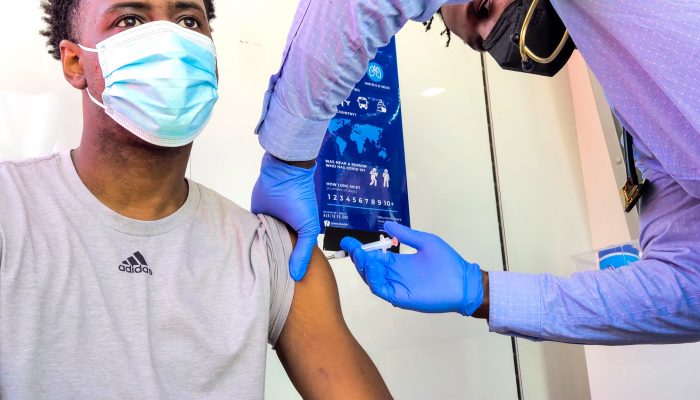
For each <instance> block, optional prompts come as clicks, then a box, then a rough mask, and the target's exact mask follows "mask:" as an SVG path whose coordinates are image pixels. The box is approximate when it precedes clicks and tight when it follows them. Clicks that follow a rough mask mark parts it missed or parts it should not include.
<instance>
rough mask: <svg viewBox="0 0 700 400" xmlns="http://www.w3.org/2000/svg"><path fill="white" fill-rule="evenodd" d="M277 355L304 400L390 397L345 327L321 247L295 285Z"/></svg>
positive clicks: (370, 361) (377, 374)
mask: <svg viewBox="0 0 700 400" xmlns="http://www.w3.org/2000/svg"><path fill="white" fill-rule="evenodd" d="M292 236H293V237H292V240H293V241H294V240H295V238H294V234H293V233H292ZM277 354H278V356H279V358H280V360H281V361H282V364H283V365H284V366H285V369H286V370H287V374H288V375H289V378H290V379H291V380H292V382H293V383H294V386H295V387H296V388H297V390H298V391H299V393H300V394H301V395H302V397H304V398H312V399H313V398H324V399H387V398H391V395H390V393H389V390H388V389H387V387H386V385H385V384H384V381H383V379H382V377H381V375H380V374H379V371H378V370H377V368H376V366H375V365H374V363H373V362H372V360H371V359H370V358H369V356H368V355H367V353H366V352H365V351H364V349H363V348H362V347H361V346H360V344H359V343H358V342H357V341H356V340H355V338H354V337H353V335H352V333H351V332H350V330H349V329H348V327H347V325H346V324H345V320H344V318H343V314H342V310H341V307H340V298H339V295H338V285H337V282H336V280H335V276H334V274H333V270H332V269H331V267H330V265H329V264H328V261H327V260H326V258H325V257H324V255H323V253H322V252H321V250H320V249H318V248H316V249H314V252H313V254H312V258H311V262H310V263H309V269H308V271H307V273H306V276H305V277H304V279H303V280H302V281H301V282H297V283H296V287H295V291H294V298H293V301H292V307H291V310H290V312H289V316H288V317H287V322H286V324H285V326H284V329H283V331H282V334H281V335H280V338H279V341H278V344H277Z"/></svg>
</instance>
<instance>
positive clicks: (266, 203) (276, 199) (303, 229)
mask: <svg viewBox="0 0 700 400" xmlns="http://www.w3.org/2000/svg"><path fill="white" fill-rule="evenodd" d="M315 171H316V166H314V167H313V168H311V169H306V168H301V167H295V166H292V165H289V164H287V163H285V162H283V161H280V160H278V159H277V158H275V157H273V156H272V155H271V154H269V153H265V156H264V157H263V160H262V166H261V167H260V177H259V178H258V181H257V182H256V183H255V187H254V188H253V199H252V202H251V204H252V206H251V211H252V212H253V213H255V214H267V215H270V216H273V217H275V218H277V219H280V220H282V221H284V222H286V223H287V224H289V226H291V227H292V229H294V230H295V231H296V232H297V233H298V234H299V239H298V240H297V244H296V246H295V247H294V250H293V251H292V257H291V259H290V260H289V273H290V275H291V276H292V279H294V280H295V281H300V280H302V279H303V278H304V275H306V269H307V268H308V267H309V261H310V260H311V251H312V250H313V248H314V247H315V246H316V244H317V237H318V234H319V233H320V232H321V227H320V225H319V222H318V204H317V203H316V190H315V187H314V172H315Z"/></svg>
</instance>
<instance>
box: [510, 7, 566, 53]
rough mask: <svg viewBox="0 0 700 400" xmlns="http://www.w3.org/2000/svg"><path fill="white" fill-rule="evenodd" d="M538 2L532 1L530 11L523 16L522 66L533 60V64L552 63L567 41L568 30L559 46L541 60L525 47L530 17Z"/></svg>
mask: <svg viewBox="0 0 700 400" xmlns="http://www.w3.org/2000/svg"><path fill="white" fill-rule="evenodd" d="M539 2H540V0H533V1H532V5H530V9H529V10H528V11H527V15H526V16H525V21H524V22H523V27H522V29H521V30H520V57H521V58H522V60H523V64H525V63H527V62H528V61H529V60H531V59H532V60H534V61H535V62H538V63H540V64H549V63H551V62H552V61H554V60H555V59H556V58H557V57H558V56H559V54H560V53H561V51H562V50H564V46H565V45H566V41H567V40H568V39H569V30H568V29H567V30H566V31H565V32H564V36H563V37H562V38H561V41H560V42H559V45H558V46H557V48H556V50H554V52H553V53H552V55H550V56H549V57H547V58H543V57H540V56H538V55H537V54H535V53H533V52H532V50H530V49H529V48H528V47H527V46H526V45H525V36H526V35H527V28H528V27H529V26H530V21H531V20H532V16H533V15H534V14H535V9H536V8H537V5H538V4H539Z"/></svg>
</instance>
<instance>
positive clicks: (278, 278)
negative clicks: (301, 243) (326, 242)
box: [259, 215, 294, 346]
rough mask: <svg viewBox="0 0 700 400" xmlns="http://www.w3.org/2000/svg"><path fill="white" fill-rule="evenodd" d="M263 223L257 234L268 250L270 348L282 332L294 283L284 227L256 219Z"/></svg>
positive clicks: (267, 219) (263, 216) (268, 220)
mask: <svg viewBox="0 0 700 400" xmlns="http://www.w3.org/2000/svg"><path fill="white" fill-rule="evenodd" d="M259 218H260V221H261V222H262V225H261V228H260V234H261V235H262V236H263V238H264V241H265V244H266V247H267V258H268V261H269V265H270V321H269V331H268V341H269V343H270V344H271V345H272V346H275V344H277V339H278V338H279V336H280V333H282V329H283V328H284V324H285V323H286V322H287V317H288V316H289V311H290V310H291V308H292V300H293V298H294V281H293V280H292V278H291V276H290V275H289V258H290V256H291V254H292V249H293V248H292V240H291V238H290V237H289V231H288V230H287V227H286V226H285V225H284V224H283V223H281V222H280V221H278V220H276V219H274V218H272V217H268V216H266V215H260V216H259Z"/></svg>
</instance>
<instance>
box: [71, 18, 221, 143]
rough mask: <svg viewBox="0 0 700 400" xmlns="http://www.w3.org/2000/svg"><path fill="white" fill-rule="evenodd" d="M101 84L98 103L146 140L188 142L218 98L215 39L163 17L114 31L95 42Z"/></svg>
mask: <svg viewBox="0 0 700 400" xmlns="http://www.w3.org/2000/svg"><path fill="white" fill-rule="evenodd" d="M80 48H82V49H83V50H85V51H90V52H95V53H97V54H98V57H99V62H100V66H101V67H102V75H103V77H104V79H105V89H104V92H103V93H102V101H103V103H101V102H99V101H98V100H97V99H95V97H93V95H92V93H90V91H89V90H88V95H89V96H90V99H91V100H92V101H93V102H94V103H95V104H97V105H98V106H100V107H102V108H104V110H105V112H106V113H107V115H109V116H110V117H111V118H112V119H114V120H115V121H116V122H117V123H118V124H119V125H121V126H123V127H124V128H125V129H127V130H128V131H130V132H131V133H133V134H134V135H136V136H138V137H139V138H141V139H143V140H145V141H146V142H148V143H151V144H154V145H158V146H163V147H180V146H184V145H187V144H190V143H192V142H193V141H194V139H195V138H196V137H197V136H198V135H199V134H200V133H201V132H202V130H203V129H204V127H205V126H206V124H207V123H208V122H209V119H210V118H211V113H212V110H213V108H214V104H216V102H217V100H218V99H219V95H218V80H217V77H216V49H215V47H214V42H213V41H212V40H211V39H210V38H208V37H207V36H204V35H202V34H200V33H197V32H194V31H192V30H189V29H187V28H183V27H180V26H179V25H177V24H174V23H172V22H168V21H156V22H150V23H147V24H143V25H140V26H138V27H135V28H131V29H128V30H126V31H124V32H121V33H118V34H116V35H114V36H112V37H110V38H108V39H106V40H104V41H102V42H100V43H98V44H97V48H96V49H90V48H86V47H83V46H80Z"/></svg>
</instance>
